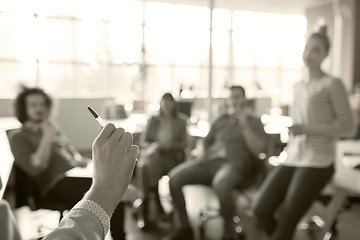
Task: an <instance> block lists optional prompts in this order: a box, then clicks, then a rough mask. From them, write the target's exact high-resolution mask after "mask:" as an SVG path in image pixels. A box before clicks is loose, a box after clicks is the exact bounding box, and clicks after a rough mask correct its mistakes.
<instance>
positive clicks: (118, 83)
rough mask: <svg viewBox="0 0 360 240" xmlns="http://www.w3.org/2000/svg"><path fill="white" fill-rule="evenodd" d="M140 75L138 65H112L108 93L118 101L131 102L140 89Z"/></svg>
mask: <svg viewBox="0 0 360 240" xmlns="http://www.w3.org/2000/svg"><path fill="white" fill-rule="evenodd" d="M140 77H141V76H140V73H139V68H138V66H113V67H112V68H111V78H110V79H111V80H110V82H109V84H110V86H111V88H110V90H109V93H110V94H111V95H112V96H114V97H115V98H116V100H117V101H118V102H120V103H124V104H125V103H132V100H134V99H137V98H138V97H137V96H139V95H140V90H141V89H142V81H141V79H140ZM139 85H140V86H139ZM139 88H141V89H139ZM141 97H142V96H141Z"/></svg>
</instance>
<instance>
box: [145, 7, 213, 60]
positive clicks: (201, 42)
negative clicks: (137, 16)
mask: <svg viewBox="0 0 360 240" xmlns="http://www.w3.org/2000/svg"><path fill="white" fill-rule="evenodd" d="M145 13H146V16H145V22H146V27H145V46H146V51H147V59H148V61H149V62H151V63H155V64H169V63H171V62H174V63H176V64H186V65H195V64H201V63H203V62H204V61H207V59H206V53H207V51H208V50H207V49H208V46H209V45H208V42H209V41H208V40H206V39H208V38H209V37H208V36H209V33H208V32H209V31H208V30H209V28H208V26H209V17H208V16H209V11H208V9H206V8H202V7H195V6H185V5H178V4H164V3H146V9H145ZM184 16H186V18H184ZM206 43H207V44H206Z"/></svg>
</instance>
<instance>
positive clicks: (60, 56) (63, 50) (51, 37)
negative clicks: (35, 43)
mask: <svg viewBox="0 0 360 240" xmlns="http://www.w3.org/2000/svg"><path fill="white" fill-rule="evenodd" d="M38 24H39V25H38V34H39V50H38V51H39V57H40V58H43V59H54V60H55V59H56V60H72V59H73V51H72V49H73V44H72V43H73V31H72V29H73V25H72V21H70V20H63V19H48V18H45V17H43V18H39V19H38Z"/></svg>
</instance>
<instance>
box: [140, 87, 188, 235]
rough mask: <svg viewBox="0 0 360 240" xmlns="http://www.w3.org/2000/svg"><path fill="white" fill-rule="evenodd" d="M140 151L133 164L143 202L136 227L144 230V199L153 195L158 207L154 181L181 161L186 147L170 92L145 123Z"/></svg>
mask: <svg viewBox="0 0 360 240" xmlns="http://www.w3.org/2000/svg"><path fill="white" fill-rule="evenodd" d="M142 145H143V147H144V148H145V151H143V154H142V156H141V157H140V161H139V162H138V164H137V178H138V185H139V189H140V191H141V197H142V200H143V204H142V207H141V208H140V212H139V213H140V214H139V215H140V216H139V219H138V227H139V228H141V229H145V228H146V227H147V223H148V200H149V195H150V193H151V192H153V193H155V195H156V200H157V203H158V207H159V208H160V210H162V208H161V204H160V202H159V199H158V190H157V188H158V181H159V180H160V178H161V177H162V176H164V175H165V174H167V173H168V172H169V171H170V170H171V169H172V168H173V167H175V166H176V165H178V164H179V163H181V162H183V161H184V157H185V148H186V145H187V130H186V119H185V118H183V117H181V116H180V114H179V113H178V108H177V103H176V101H175V99H174V97H173V96H172V95H171V94H170V93H165V94H164V95H163V96H162V98H161V101H160V112H159V114H158V115H156V116H153V117H151V118H150V120H149V121H148V124H147V127H146V130H145V132H144V134H143V144H142Z"/></svg>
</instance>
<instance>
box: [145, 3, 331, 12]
mask: <svg viewBox="0 0 360 240" xmlns="http://www.w3.org/2000/svg"><path fill="white" fill-rule="evenodd" d="M152 1H154V0H152ZM155 1H159V2H171V3H179V4H190V5H198V6H209V2H210V1H211V0H155ZM333 1H334V0H333ZM333 1H332V0H214V6H215V7H219V8H230V9H242V10H253V11H264V12H278V13H293V14H302V13H304V10H305V9H306V8H311V7H315V6H318V5H322V4H325V3H329V2H333Z"/></svg>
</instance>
